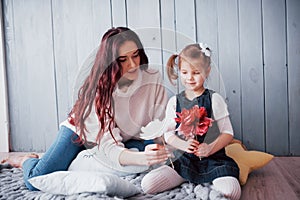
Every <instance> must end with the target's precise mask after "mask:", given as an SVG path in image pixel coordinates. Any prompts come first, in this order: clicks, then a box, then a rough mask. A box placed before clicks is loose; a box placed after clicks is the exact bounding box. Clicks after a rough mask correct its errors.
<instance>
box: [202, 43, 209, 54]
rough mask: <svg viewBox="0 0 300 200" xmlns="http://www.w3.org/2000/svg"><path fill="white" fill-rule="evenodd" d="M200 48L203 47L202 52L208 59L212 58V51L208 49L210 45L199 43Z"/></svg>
mask: <svg viewBox="0 0 300 200" xmlns="http://www.w3.org/2000/svg"><path fill="white" fill-rule="evenodd" d="M199 46H200V47H201V52H202V53H204V54H205V55H206V56H207V57H210V50H209V48H208V45H207V44H205V43H199Z"/></svg>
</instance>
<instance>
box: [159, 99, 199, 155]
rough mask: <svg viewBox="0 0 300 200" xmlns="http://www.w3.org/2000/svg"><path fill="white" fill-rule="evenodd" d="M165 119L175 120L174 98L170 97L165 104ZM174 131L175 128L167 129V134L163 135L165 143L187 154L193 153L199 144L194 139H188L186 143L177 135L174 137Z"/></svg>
mask: <svg viewBox="0 0 300 200" xmlns="http://www.w3.org/2000/svg"><path fill="white" fill-rule="evenodd" d="M166 118H167V119H171V120H175V118H176V96H173V97H171V98H170V100H169V102H168V104H167V108H166ZM175 129H176V127H169V129H168V132H167V133H165V134H164V138H165V140H166V142H167V143H168V144H169V145H171V146H173V147H175V148H176V149H180V150H182V151H185V152H187V153H194V151H195V150H196V148H197V146H198V145H199V142H198V141H197V140H194V139H189V140H187V141H186V140H183V139H181V138H179V137H178V136H177V135H175ZM172 130H174V131H172Z"/></svg>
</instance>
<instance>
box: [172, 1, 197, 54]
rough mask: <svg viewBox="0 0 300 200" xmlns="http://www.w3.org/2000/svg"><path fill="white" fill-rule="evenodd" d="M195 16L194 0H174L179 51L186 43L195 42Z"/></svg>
mask: <svg viewBox="0 0 300 200" xmlns="http://www.w3.org/2000/svg"><path fill="white" fill-rule="evenodd" d="M183 8H184V9H183ZM195 16H196V15H195V4H194V1H185V0H175V20H176V42H177V50H178V51H179V52H180V51H181V50H182V49H183V48H184V47H185V46H187V45H188V44H192V43H195V42H196V37H197V36H196V21H195Z"/></svg>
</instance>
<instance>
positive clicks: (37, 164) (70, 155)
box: [22, 126, 85, 190]
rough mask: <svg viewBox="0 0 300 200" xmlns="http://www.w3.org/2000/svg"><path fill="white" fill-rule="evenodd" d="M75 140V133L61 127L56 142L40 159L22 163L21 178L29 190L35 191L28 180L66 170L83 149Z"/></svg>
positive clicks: (31, 159)
mask: <svg viewBox="0 0 300 200" xmlns="http://www.w3.org/2000/svg"><path fill="white" fill-rule="evenodd" d="M76 139H78V135H77V134H76V133H74V132H73V131H72V130H71V129H69V128H67V127H65V126H62V127H60V129H59V132H58V135H57V138H56V140H55V141H54V143H53V144H52V145H51V146H50V148H49V149H48V150H47V151H46V152H45V154H44V155H43V156H42V157H41V158H40V159H39V158H29V159H27V160H26V161H25V162H24V163H23V166H22V168H23V177H24V181H25V185H26V187H27V188H28V189H29V190H37V189H36V188H35V187H33V186H32V185H31V184H30V183H29V182H28V179H30V178H33V177H35V176H40V175H44V174H49V173H51V172H55V171H66V170H68V167H69V165H70V164H71V162H72V161H73V160H74V159H75V158H76V156H77V154H78V153H79V152H80V151H82V150H84V149H85V147H84V145H81V144H79V143H76V142H75V140H76Z"/></svg>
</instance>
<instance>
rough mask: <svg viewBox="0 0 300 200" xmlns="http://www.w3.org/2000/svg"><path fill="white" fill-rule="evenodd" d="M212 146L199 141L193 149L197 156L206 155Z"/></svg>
mask: <svg viewBox="0 0 300 200" xmlns="http://www.w3.org/2000/svg"><path fill="white" fill-rule="evenodd" d="M211 150H212V147H211V145H209V144H206V143H201V144H199V146H198V149H197V150H196V151H195V153H194V154H195V155H196V156H198V157H208V156H209V155H210V153H211Z"/></svg>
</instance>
